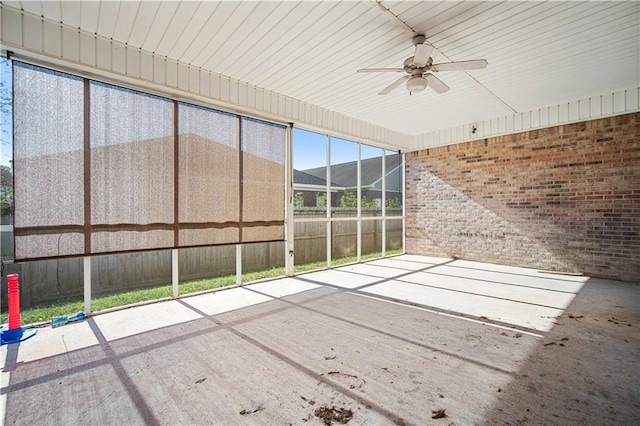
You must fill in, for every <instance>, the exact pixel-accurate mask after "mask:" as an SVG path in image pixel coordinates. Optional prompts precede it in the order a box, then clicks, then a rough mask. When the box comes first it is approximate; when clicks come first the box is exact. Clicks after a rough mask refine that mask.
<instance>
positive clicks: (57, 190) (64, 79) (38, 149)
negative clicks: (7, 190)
mask: <svg viewBox="0 0 640 426" xmlns="http://www.w3.org/2000/svg"><path fill="white" fill-rule="evenodd" d="M13 78H14V84H13V90H14V104H13V106H14V110H13V114H14V185H15V187H14V188H15V192H14V194H15V211H14V225H15V258H16V260H21V259H26V258H42V257H52V256H61V255H70V254H77V253H82V252H83V251H84V236H83V229H82V226H83V224H84V207H83V206H84V202H83V200H84V190H83V182H84V166H83V149H84V127H83V102H84V98H83V90H82V87H83V81H82V79H80V78H77V77H73V76H70V75H67V74H63V73H59V72H55V71H49V70H44V69H42V68H38V67H34V66H31V65H27V64H22V63H18V62H14V70H13Z"/></svg>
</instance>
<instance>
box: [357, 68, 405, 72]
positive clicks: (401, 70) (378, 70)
mask: <svg viewBox="0 0 640 426" xmlns="http://www.w3.org/2000/svg"><path fill="white" fill-rule="evenodd" d="M357 72H404V68H361V69H359V70H358V71H357Z"/></svg>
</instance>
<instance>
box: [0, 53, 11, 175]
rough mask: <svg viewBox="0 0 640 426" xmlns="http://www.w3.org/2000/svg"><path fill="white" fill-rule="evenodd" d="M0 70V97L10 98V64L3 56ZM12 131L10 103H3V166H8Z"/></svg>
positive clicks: (0, 125) (0, 139)
mask: <svg viewBox="0 0 640 426" xmlns="http://www.w3.org/2000/svg"><path fill="white" fill-rule="evenodd" d="M0 71H1V74H2V80H1V83H2V84H0V91H1V92H0V99H2V100H3V101H4V100H5V99H9V100H10V99H11V98H10V96H11V66H10V65H9V61H7V60H6V59H5V58H0ZM12 133H13V128H12V126H11V104H10V103H9V104H7V105H3V107H2V112H1V113H0V142H1V143H0V150H1V152H0V154H1V156H0V164H2V165H3V166H9V165H10V164H11V163H10V161H11V159H12V158H13V154H12V149H13V148H12V145H13V143H12V141H11V140H12Z"/></svg>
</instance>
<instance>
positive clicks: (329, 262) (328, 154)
mask: <svg viewBox="0 0 640 426" xmlns="http://www.w3.org/2000/svg"><path fill="white" fill-rule="evenodd" d="M326 145H327V266H331V202H332V200H331V198H332V195H331V138H330V137H329V135H327V144H326Z"/></svg>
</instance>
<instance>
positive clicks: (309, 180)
mask: <svg viewBox="0 0 640 426" xmlns="http://www.w3.org/2000/svg"><path fill="white" fill-rule="evenodd" d="M293 183H297V184H300V185H317V186H324V187H326V186H327V180H326V179H323V178H321V177H318V176H314V175H310V174H309V173H305V172H303V171H301V170H295V169H294V170H293Z"/></svg>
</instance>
